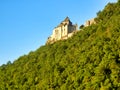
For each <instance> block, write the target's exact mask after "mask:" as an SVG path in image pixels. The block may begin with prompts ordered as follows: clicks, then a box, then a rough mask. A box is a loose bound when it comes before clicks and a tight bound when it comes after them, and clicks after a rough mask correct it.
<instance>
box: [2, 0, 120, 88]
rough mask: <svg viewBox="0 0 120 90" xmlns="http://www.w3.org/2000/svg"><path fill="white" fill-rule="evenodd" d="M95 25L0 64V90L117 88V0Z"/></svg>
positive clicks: (119, 26) (119, 54) (119, 4)
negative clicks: (12, 60)
mask: <svg viewBox="0 0 120 90" xmlns="http://www.w3.org/2000/svg"><path fill="white" fill-rule="evenodd" d="M96 22H97V24H95V25H91V26H89V27H84V28H83V29H82V30H80V31H79V32H77V33H76V34H75V35H74V36H73V37H71V38H69V39H67V40H64V41H58V42H56V43H54V44H50V45H44V46H41V47H40V48H39V49H37V50H36V51H34V52H30V53H29V54H28V55H24V56H21V57H19V58H18V59H17V60H15V61H14V62H13V63H10V62H8V63H7V64H6V65H2V66H1V67H0V90H120V0H118V2H117V3H109V4H108V5H107V6H105V8H104V9H103V10H102V11H99V12H98V13H97V17H96Z"/></svg>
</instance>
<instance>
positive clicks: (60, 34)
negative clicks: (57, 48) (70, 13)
mask: <svg viewBox="0 0 120 90" xmlns="http://www.w3.org/2000/svg"><path fill="white" fill-rule="evenodd" d="M76 30H77V24H76V25H73V24H72V22H71V21H70V19H69V17H66V18H65V20H64V21H62V22H61V23H60V24H59V25H58V26H57V27H55V28H54V30H53V33H52V35H51V36H50V37H49V38H48V40H47V43H53V42H56V41H58V40H64V39H67V38H69V37H71V36H72V35H73V33H74V32H75V31H76Z"/></svg>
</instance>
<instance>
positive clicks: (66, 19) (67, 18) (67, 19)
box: [57, 16, 72, 27]
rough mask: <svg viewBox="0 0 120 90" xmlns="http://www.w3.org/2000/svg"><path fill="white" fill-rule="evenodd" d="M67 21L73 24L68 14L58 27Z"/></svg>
mask: <svg viewBox="0 0 120 90" xmlns="http://www.w3.org/2000/svg"><path fill="white" fill-rule="evenodd" d="M66 22H69V25H72V22H71V21H70V19H69V17H68V16H67V17H66V18H65V19H64V21H62V22H61V23H60V24H59V25H58V26H57V27H59V26H62V25H63V24H65V23H66Z"/></svg>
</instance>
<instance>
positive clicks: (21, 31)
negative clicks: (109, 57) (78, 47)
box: [0, 0, 117, 65]
mask: <svg viewBox="0 0 120 90" xmlns="http://www.w3.org/2000/svg"><path fill="white" fill-rule="evenodd" d="M116 1H117V0H0V65H2V64H6V63H7V62H8V61H11V62H13V61H14V60H17V58H19V57H20V56H22V55H27V54H28V53H29V52H30V51H35V50H36V49H38V48H39V47H40V46H42V45H45V42H46V40H47V38H48V37H49V36H50V35H51V34H52V30H53V29H54V27H56V26H57V25H58V24H59V23H60V22H61V21H63V20H64V19H65V17H67V16H68V17H69V18H70V20H71V21H72V22H73V23H74V24H76V23H77V24H78V26H80V25H81V24H84V23H85V21H86V20H89V19H91V18H94V17H96V13H97V12H98V11H100V10H102V9H103V8H104V7H105V5H106V4H107V3H108V2H116Z"/></svg>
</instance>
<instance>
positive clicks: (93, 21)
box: [85, 18, 96, 27]
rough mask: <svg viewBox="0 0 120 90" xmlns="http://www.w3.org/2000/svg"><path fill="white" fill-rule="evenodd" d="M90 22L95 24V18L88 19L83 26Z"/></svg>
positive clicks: (88, 24)
mask: <svg viewBox="0 0 120 90" xmlns="http://www.w3.org/2000/svg"><path fill="white" fill-rule="evenodd" d="M92 24H96V22H95V19H94V18H93V19H90V20H87V21H86V22H85V27H87V26H90V25H92Z"/></svg>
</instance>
